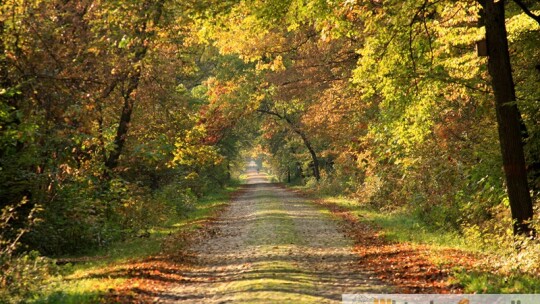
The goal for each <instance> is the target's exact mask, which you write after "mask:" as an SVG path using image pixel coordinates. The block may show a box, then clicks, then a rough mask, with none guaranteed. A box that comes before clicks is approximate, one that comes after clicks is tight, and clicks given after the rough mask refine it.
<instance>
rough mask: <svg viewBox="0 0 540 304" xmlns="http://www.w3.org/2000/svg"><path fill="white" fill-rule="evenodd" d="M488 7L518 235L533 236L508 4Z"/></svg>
mask: <svg viewBox="0 0 540 304" xmlns="http://www.w3.org/2000/svg"><path fill="white" fill-rule="evenodd" d="M480 3H481V4H482V5H483V7H484V12H483V13H484V22H485V27H486V41H487V47H488V56H489V57H488V70H489V73H490V75H491V78H492V86H493V92H494V94H495V108H496V113H497V123H498V130H499V141H500V146H501V152H502V159H503V166H504V173H505V176H506V185H507V190H508V197H509V200H510V209H511V212H512V219H513V221H514V234H515V235H529V234H530V233H532V232H533V229H532V228H531V227H530V225H529V223H528V222H529V221H530V220H531V219H532V217H533V208H532V200H531V196H530V193H529V187H528V183H527V171H526V164H525V156H524V152H523V142H522V139H521V138H522V134H521V128H520V114H519V111H518V108H517V105H516V93H515V88H514V80H513V78H512V67H511V64H510V54H509V52H508V38H507V33H506V26H505V16H504V1H502V0H500V1H498V2H495V1H494V0H485V1H480Z"/></svg>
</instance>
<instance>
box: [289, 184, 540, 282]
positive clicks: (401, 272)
mask: <svg viewBox="0 0 540 304" xmlns="http://www.w3.org/2000/svg"><path fill="white" fill-rule="evenodd" d="M292 189H293V190H294V191H296V192H298V193H300V194H301V195H304V196H307V197H309V198H310V199H313V200H314V201H315V202H316V203H318V204H320V205H322V206H324V207H325V208H327V209H329V210H330V211H331V212H332V213H333V214H334V216H335V217H337V218H339V219H340V220H341V221H343V222H345V224H346V226H347V228H346V229H345V230H346V231H348V233H349V234H350V235H351V236H352V237H353V238H354V239H355V240H356V242H357V244H358V245H357V247H356V250H357V252H358V254H359V255H361V256H362V257H363V258H364V261H365V264H366V268H369V269H370V270H374V271H375V272H376V273H378V276H379V278H380V279H382V280H384V281H387V282H390V283H392V284H395V285H397V286H398V287H401V288H402V290H403V292H407V293H408V292H412V293H431V292H433V293H447V292H465V293H540V275H539V276H531V275H527V274H523V273H519V272H514V273H508V272H505V273H503V272H498V271H496V270H495V269H494V268H490V266H492V265H490V263H488V262H487V261H490V260H491V261H492V260H494V259H495V257H496V255H497V254H498V252H497V251H496V250H485V249H482V248H480V247H479V246H477V245H476V244H475V243H474V242H473V241H470V240H467V239H466V238H465V237H463V236H461V235H459V234H458V233H456V232H452V231H441V230H434V229H433V228H431V227H429V226H428V225H427V224H425V223H423V222H422V221H421V220H419V219H418V218H416V217H414V216H413V215H411V214H408V213H406V212H403V211H402V212H399V211H398V212H381V211H377V210H375V209H372V208H369V207H368V206H361V205H359V204H358V203H356V202H355V201H354V200H353V199H349V198H345V197H335V196H325V195H320V194H318V193H317V192H316V191H315V190H313V189H306V188H305V187H292Z"/></svg>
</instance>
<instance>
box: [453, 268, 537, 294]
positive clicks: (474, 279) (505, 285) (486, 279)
mask: <svg viewBox="0 0 540 304" xmlns="http://www.w3.org/2000/svg"><path fill="white" fill-rule="evenodd" d="M454 280H455V281H456V282H457V283H459V284H461V285H463V286H465V292H467V293H491V294H493V293H521V294H523V293H540V278H538V277H532V276H529V275H524V274H515V275H500V274H492V273H486V272H482V271H463V270H461V271H456V272H455V274H454Z"/></svg>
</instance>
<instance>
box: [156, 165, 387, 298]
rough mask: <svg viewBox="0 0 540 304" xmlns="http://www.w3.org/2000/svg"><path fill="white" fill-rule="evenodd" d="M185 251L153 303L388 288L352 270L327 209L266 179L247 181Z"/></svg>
mask: <svg viewBox="0 0 540 304" xmlns="http://www.w3.org/2000/svg"><path fill="white" fill-rule="evenodd" d="M215 231H217V232H216V234H215V235H213V236H212V237H211V238H207V239H205V240H203V241H201V242H200V243H198V244H194V245H193V246H191V248H189V249H188V250H189V251H191V253H192V254H193V256H195V260H194V262H193V265H192V267H190V270H189V271H185V272H183V273H181V276H182V281H181V282H179V283H178V285H175V286H173V287H172V288H171V289H170V290H169V291H168V292H166V293H164V294H161V295H160V296H159V297H158V298H156V299H155V300H156V301H157V302H159V303H201V302H203V303H231V302H241V303H246V302H247V303H340V302H341V294H343V293H361V292H372V293H380V292H383V291H388V290H390V288H389V287H387V286H384V285H382V284H381V283H380V282H379V281H377V280H376V279H372V278H370V277H372V275H371V274H370V273H367V272H365V271H361V270H359V268H360V267H359V263H360V261H359V260H358V258H357V256H356V255H355V254H354V252H353V241H352V240H351V239H349V238H348V237H346V236H345V235H344V234H343V232H342V231H341V230H340V228H339V226H338V224H337V222H336V221H335V220H333V219H332V218H331V216H330V214H329V212H328V211H324V210H323V209H321V208H320V207H317V206H316V205H315V204H313V203H311V202H309V201H306V199H304V198H301V197H299V196H297V195H295V194H294V193H292V192H290V191H288V190H286V189H283V188H280V187H279V186H278V185H275V184H272V183H269V182H268V179H267V177H266V175H264V174H258V173H257V172H256V171H255V169H254V168H251V169H250V171H248V185H246V186H245V189H244V191H243V192H242V194H241V195H239V196H238V197H237V198H236V199H235V200H234V201H232V202H231V204H230V206H229V207H228V209H227V210H226V211H225V212H224V213H223V214H222V215H221V217H220V218H219V219H218V220H217V222H216V229H215Z"/></svg>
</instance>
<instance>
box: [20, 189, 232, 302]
mask: <svg viewBox="0 0 540 304" xmlns="http://www.w3.org/2000/svg"><path fill="white" fill-rule="evenodd" d="M237 188H238V187H237V185H234V186H231V187H227V188H226V189H220V190H218V191H214V192H212V193H210V194H208V195H207V196H205V197H203V198H201V199H200V200H199V201H198V202H197V204H196V205H195V207H194V208H193V209H192V210H190V211H189V212H188V213H187V214H185V215H184V216H183V217H182V218H179V217H176V218H171V219H169V220H168V221H166V223H164V225H163V226H160V227H154V228H153V229H151V230H150V236H149V237H145V238H136V237H134V238H131V239H128V240H126V241H123V242H118V243H115V244H111V246H109V247H108V248H105V249H101V250H96V251H95V252H92V253H91V254H87V255H85V256H72V257H69V258H65V259H66V260H73V261H77V262H75V263H74V264H73V265H72V264H67V265H65V266H62V268H63V269H62V270H63V272H64V273H66V274H64V275H63V276H61V277H57V278H56V279H55V280H53V281H51V282H50V285H49V287H48V288H47V289H46V290H44V291H43V293H42V294H41V295H39V296H38V297H36V298H35V299H33V300H30V301H29V302H30V303H96V302H97V301H98V300H99V298H100V297H101V296H102V295H103V294H105V293H107V292H108V291H109V290H110V289H113V288H115V287H118V286H120V285H121V284H122V283H123V282H125V278H123V277H121V276H114V275H110V276H107V275H103V273H107V272H108V273H114V272H115V270H116V267H119V266H121V265H122V264H124V263H126V262H128V261H130V260H140V259H144V258H145V257H150V256H152V255H156V254H158V253H160V251H161V248H162V244H163V242H164V241H165V240H166V238H167V236H168V235H170V234H174V233H179V232H186V231H193V232H194V233H195V231H196V230H197V229H199V228H201V226H202V223H203V222H204V220H206V219H208V218H209V217H211V216H212V215H213V214H214V213H215V212H216V211H217V210H219V208H220V207H223V206H224V205H226V204H227V203H228V201H229V198H230V195H231V193H233V192H234V191H235V190H236V189H237ZM104 270H107V271H106V272H104Z"/></svg>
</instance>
